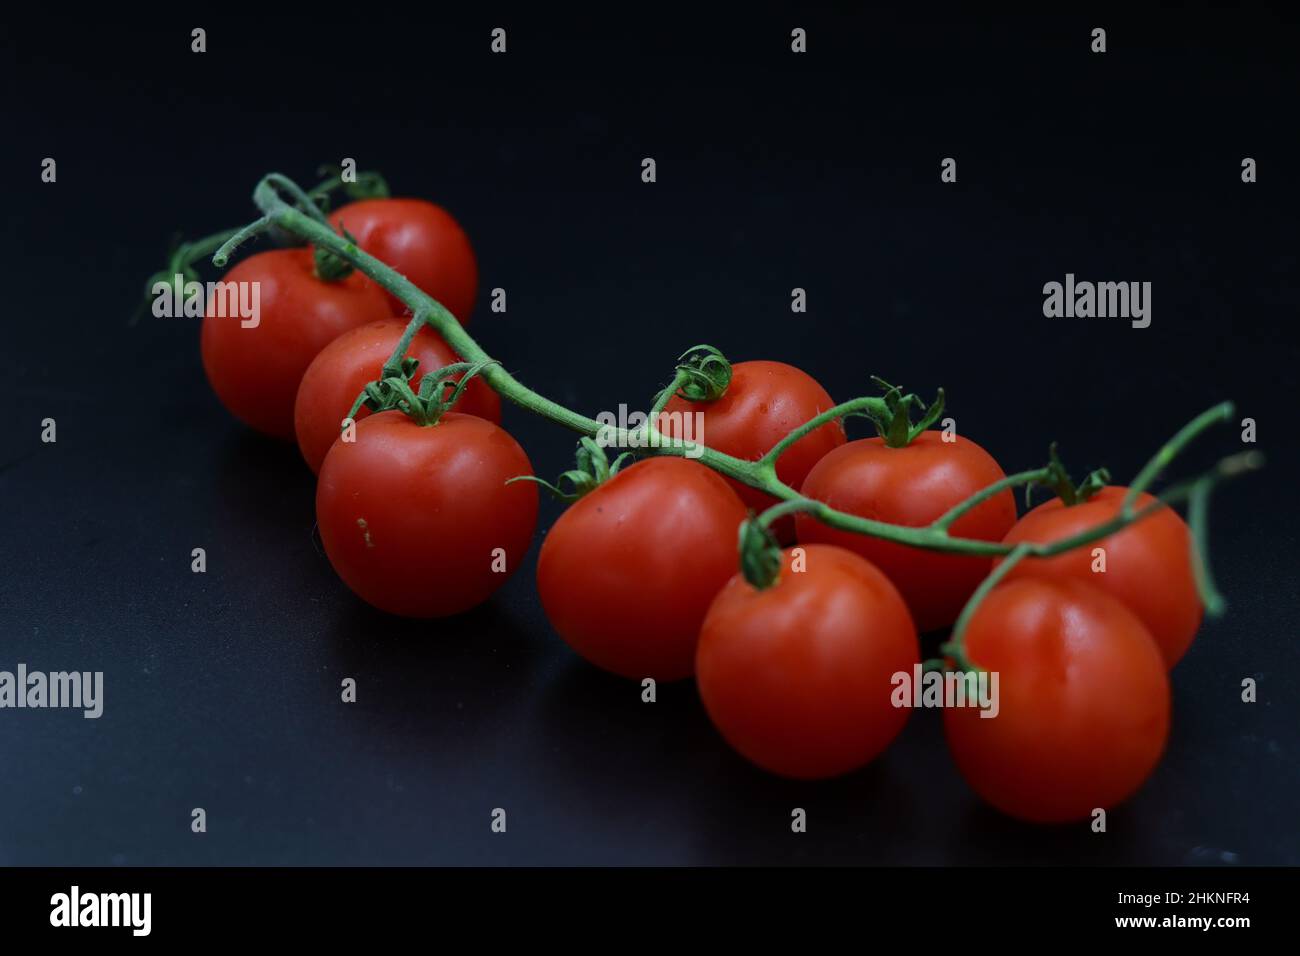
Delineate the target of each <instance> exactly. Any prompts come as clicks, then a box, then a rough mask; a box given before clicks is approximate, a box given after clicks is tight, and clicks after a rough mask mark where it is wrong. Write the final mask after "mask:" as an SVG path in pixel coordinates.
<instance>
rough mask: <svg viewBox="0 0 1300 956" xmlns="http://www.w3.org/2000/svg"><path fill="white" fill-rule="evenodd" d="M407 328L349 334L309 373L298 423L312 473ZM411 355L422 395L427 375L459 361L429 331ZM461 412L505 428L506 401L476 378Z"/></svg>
mask: <svg viewBox="0 0 1300 956" xmlns="http://www.w3.org/2000/svg"><path fill="white" fill-rule="evenodd" d="M406 323H407V320H405V319H399V318H389V319H381V320H380V321H378V322H371V323H370V324H369V325H363V326H361V328H359V329H353V330H352V331H351V332H345V333H343V334H342V335H340V336H339V337H338V338H337V339H335V340H334V341H333V342H331V343H330V344H329V345H327V346H325V348H323V349H321V352H320V354H319V355H317V356H316V358H315V359H313V360H312V363H311V365H309V366H308V367H307V372H306V374H304V375H303V377H302V384H301V385H299V386H298V399H297V401H296V402H295V403H294V408H293V419H294V429H295V431H296V432H297V434H298V447H299V448H300V449H301V450H302V456H303V458H305V459H306V460H307V464H308V465H309V466H310V467H311V470H312V471H314V472H316V473H317V474H320V466H321V462H323V461H324V460H325V453H326V452H327V451H329V450H330V446H331V445H333V444H334V442H335V440H336V439H337V438H338V437H339V429H340V427H341V425H342V422H343V418H344V416H346V415H347V413H348V412H349V411H350V410H351V408H352V405H353V403H354V402H355V401H356V400H357V396H358V395H360V394H361V390H362V389H363V388H365V386H366V383H367V382H373V381H374V380H375V379H377V378H378V377H379V375H380V373H381V372H382V370H383V367H384V363H385V362H386V361H388V358H389V356H390V355H392V354H393V349H395V348H396V347H397V343H398V342H399V341H400V340H401V338H402V334H403V332H405V331H406ZM406 354H407V355H408V356H411V357H413V358H417V359H419V360H420V365H419V368H417V369H416V374H415V377H414V378H413V379H412V381H411V389H412V390H413V391H417V392H418V391H419V388H420V380H421V379H422V378H423V377H424V373H425V372H432V371H436V370H438V369H440V368H442V367H443V366H445V365H451V364H453V363H455V362H459V361H460V359H459V358H458V357H457V355H456V353H455V352H453V351H452V350H451V346H450V345H448V344H447V343H446V342H445V341H443V338H442V336H440V335H439V334H438V333H437V332H436V331H434V330H433V329H432V328H430V327H429V326H427V325H426V326H425V327H424V328H422V329H421V330H420V331H419V332H417V333H416V335H415V338H414V339H412V340H411V345H410V348H408V349H407V351H406ZM456 411H458V412H460V413H461V414H463V415H477V416H478V417H479V418H486V419H487V420H488V421H490V422H494V423H496V424H500V423H501V397H500V396H499V395H497V393H496V392H494V391H492V388H491V386H489V385H488V383H487V382H485V381H483V380H482V379H481V378H476V379H474V380H473V381H472V382H470V383H469V385H467V386H465V391H464V392H462V393H461V396H460V398H459V399H457V401H456ZM369 414H370V410H369V409H368V408H365V407H362V408H360V409H358V411H357V415H356V420H357V421H360V420H361V419H362V418H364V417H365V416H367V415H369Z"/></svg>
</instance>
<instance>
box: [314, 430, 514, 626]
mask: <svg viewBox="0 0 1300 956" xmlns="http://www.w3.org/2000/svg"><path fill="white" fill-rule="evenodd" d="M532 473H533V469H532V466H531V465H530V464H529V461H528V456H527V455H526V454H524V450H523V449H522V448H520V447H519V444H518V443H517V442H516V441H515V440H514V439H513V438H512V437H510V435H509V434H508V433H507V432H505V431H504V430H502V429H501V428H500V427H498V426H497V425H494V424H492V423H491V422H489V421H486V420H484V419H482V418H476V417H475V416H473V415H460V414H457V413H456V412H448V413H447V414H445V415H443V416H442V418H441V419H440V420H439V421H438V423H437V424H435V425H429V426H422V425H419V424H417V423H416V422H414V421H412V420H411V419H410V418H409V417H407V416H406V415H405V414H403V413H402V412H399V411H387V412H379V413H378V414H375V415H371V416H369V417H368V418H366V419H365V420H364V421H361V422H358V423H357V433H356V441H355V442H345V441H339V442H335V443H334V445H333V447H331V448H330V450H329V453H328V454H327V455H326V456H325V463H324V465H322V466H321V471H320V482H319V483H318V485H317V487H316V521H317V523H318V524H319V525H320V536H321V541H322V542H323V543H324V545H325V554H326V556H327V557H328V558H329V560H330V564H332V565H333V566H334V570H335V571H337V572H338V575H339V577H341V578H342V579H343V581H344V583H345V584H347V586H348V587H350V588H351V589H352V590H353V591H354V592H356V594H357V595H358V596H360V597H361V598H362V599H363V600H364V601H366V602H368V603H370V604H373V605H374V606H375V607H377V608H379V609H380V610H382V611H387V612H389V613H390V614H400V615H402V616H404V617H422V618H429V617H446V616H448V615H451V614H458V613H460V612H461V611H466V610H468V609H469V608H472V607H474V606H475V605H477V604H480V603H482V602H483V601H485V600H487V598H488V597H489V596H490V595H491V594H492V592H494V591H495V590H496V589H497V588H499V587H501V585H502V584H503V583H505V581H506V579H507V578H508V577H509V576H510V575H511V574H513V573H514V571H515V569H516V568H517V567H518V566H519V562H521V561H522V560H523V558H524V554H525V553H526V552H527V550H528V544H529V541H530V540H531V538H532V535H533V528H534V526H535V525H536V523H537V487H536V486H535V485H534V484H533V483H532V482H528V481H517V482H514V483H513V484H509V485H507V484H506V481H507V480H508V479H510V478H514V477H516V476H517V475H531V474H532ZM498 549H500V550H498Z"/></svg>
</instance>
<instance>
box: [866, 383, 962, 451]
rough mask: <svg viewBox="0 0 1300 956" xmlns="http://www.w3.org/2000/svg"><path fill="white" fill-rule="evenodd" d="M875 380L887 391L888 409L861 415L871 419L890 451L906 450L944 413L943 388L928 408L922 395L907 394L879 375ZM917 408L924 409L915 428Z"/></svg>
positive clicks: (877, 409) (886, 401)
mask: <svg viewBox="0 0 1300 956" xmlns="http://www.w3.org/2000/svg"><path fill="white" fill-rule="evenodd" d="M871 380H872V381H873V382H875V383H876V385H877V386H878V387H879V388H880V389H881V390H882V391H884V393H885V395H884V402H885V407H884V409H883V410H881V409H879V408H878V407H873V408H866V409H864V410H863V411H861V412H860V413H859V414H861V415H862V416H863V417H865V418H869V419H871V423H872V424H873V425H875V426H876V431H877V433H879V435H880V437H881V438H883V439H884V440H885V444H886V445H887V446H889V447H890V448H906V447H907V446H908V445H910V444H911V443H912V442H913V441H915V440H916V436H918V435H920V434H921V432H923V431H925V430H926V429H927V428H929V427H930V426H931V425H933V424H934V423H935V422H937V421H938V420H939V416H940V415H942V414H943V389H939V391H938V394H937V395H936V396H935V399H934V401H933V402H931V403H930V406H929V407H928V408H926V405H925V402H924V401H922V400H921V398H920V397H919V396H917V395H914V394H912V393H911V392H908V393H907V394H906V395H905V394H903V390H902V389H900V388H899V387H898V386H897V385H890V384H889V383H888V382H886V381H885V380H884V379H883V378H880V377H878V376H876V375H873V376H871ZM913 408H918V409H924V412H923V414H922V415H921V419H920V421H918V422H917V423H916V424H915V425H914V424H912V409H913Z"/></svg>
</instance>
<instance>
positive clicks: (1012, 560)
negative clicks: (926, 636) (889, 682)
mask: <svg viewBox="0 0 1300 956" xmlns="http://www.w3.org/2000/svg"><path fill="white" fill-rule="evenodd" d="M1031 551H1032V545H1029V544H1026V543H1023V542H1022V543H1021V544H1018V545H1016V546H1015V547H1014V548H1013V549H1012V550H1011V553H1010V554H1008V555H1007V556H1006V559H1005V560H1003V561H1001V562H999V563H998V566H997V567H996V568H994V569H993V572H992V573H991V574H989V576H988V577H986V578H985V579H984V580H983V581H981V582H980V586H979V587H977V588H976V589H975V593H974V594H972V595H971V596H970V600H968V601H967V602H966V605H965V607H963V608H962V609H961V614H959V615H958V616H957V623H956V624H954V625H953V627H952V635H951V637H950V638H949V639H948V643H946V644H944V645H942V646H941V647H940V648H939V650H940V652H941V653H944V654H947V655H948V656H949V657H951V658H952V659H953V661H954V662H955V663H956V664H957V667H958V668H959V669H961V670H976V669H978V668H976V667H975V665H974V664H973V663H972V661H971V659H970V658H969V657H967V655H966V627H967V626H968V625H969V624H970V620H971V618H972V617H974V616H975V611H976V610H977V609H978V608H979V606H980V604H981V602H983V600H984V599H985V598H986V597H988V595H989V592H990V591H992V590H993V589H994V588H995V587H997V586H998V584H1000V583H1001V582H1002V579H1003V578H1005V577H1006V576H1007V575H1008V574H1010V573H1011V569H1012V568H1014V567H1015V566H1016V565H1017V564H1019V563H1020V562H1021V561H1022V560H1024V558H1025V557H1026V556H1027V555H1028V554H1030V552H1031Z"/></svg>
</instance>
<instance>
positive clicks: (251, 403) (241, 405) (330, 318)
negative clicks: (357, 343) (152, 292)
mask: <svg viewBox="0 0 1300 956" xmlns="http://www.w3.org/2000/svg"><path fill="white" fill-rule="evenodd" d="M312 256H313V253H312V250H311V249H310V248H307V249H273V250H271V251H269V252H259V253H258V254H257V255H254V256H249V257H248V258H247V259H245V260H244V261H243V262H240V263H239V264H238V265H236V266H235V267H234V268H232V269H231V270H230V271H229V272H227V273H226V275H225V278H224V279H223V280H222V281H223V282H228V283H252V282H256V283H257V288H258V315H257V316H256V324H249V325H247V326H245V325H244V324H243V323H244V322H249V323H252V322H253V319H241V318H240V317H239V316H238V315H230V316H219V315H217V314H216V313H217V311H219V309H220V304H219V302H218V301H217V300H215V299H214V300H213V301H212V302H209V303H208V311H207V314H206V315H205V316H204V318H203V328H202V331H201V332H200V335H199V345H200V348H201V350H202V353H203V368H204V371H206V372H207V374H208V381H209V382H210V383H211V384H212V390H213V391H214V392H216V393H217V398H219V399H221V404H223V405H225V406H226V408H227V409H228V410H229V411H230V413H231V414H232V415H234V416H235V417H236V418H238V419H239V420H240V421H242V422H244V424H246V425H248V426H249V427H250V428H254V429H256V430H257V431H259V432H262V433H264V434H267V435H271V436H272V437H275V438H283V439H286V440H288V441H293V437H294V433H293V400H294V396H295V395H297V394H298V383H299V382H300V381H301V380H302V375H303V373H304V372H305V371H307V366H308V365H310V364H311V360H312V359H314V358H315V357H316V353H317V352H319V351H320V350H321V349H323V348H324V347H325V346H327V345H329V343H330V342H332V341H334V339H336V338H338V337H339V336H340V335H342V334H343V333H344V332H347V331H348V330H350V329H354V328H356V327H357V326H359V325H365V324H366V323H367V322H374V321H375V320H376V319H382V318H386V317H388V316H391V315H392V310H391V309H390V308H389V306H388V301H387V299H386V298H385V296H384V290H383V289H381V288H380V287H379V286H377V285H375V284H374V283H373V282H371V281H370V280H369V279H367V278H366V277H365V276H363V275H362V274H361V273H360V272H353V273H352V274H351V275H349V276H348V277H347V278H345V279H341V280H339V281H337V282H325V281H323V280H321V279H318V278H317V277H316V271H315V266H314V265H313V258H312Z"/></svg>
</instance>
